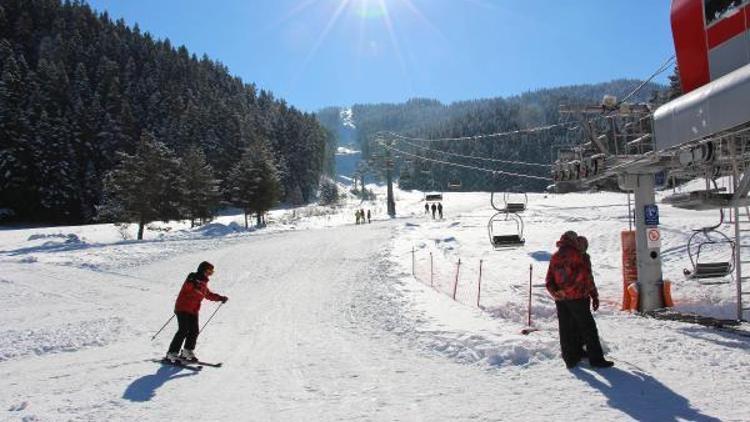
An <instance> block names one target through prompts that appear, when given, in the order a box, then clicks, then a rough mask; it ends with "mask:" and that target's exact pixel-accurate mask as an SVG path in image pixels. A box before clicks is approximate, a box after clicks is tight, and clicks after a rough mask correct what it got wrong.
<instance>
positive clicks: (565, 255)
mask: <svg viewBox="0 0 750 422" xmlns="http://www.w3.org/2000/svg"><path fill="white" fill-rule="evenodd" d="M587 243H588V242H587ZM557 247H558V250H557V252H555V253H554V255H552V259H551V260H550V264H549V268H548V270H547V278H546V287H547V291H548V292H549V293H550V295H552V297H553V298H554V299H555V306H556V307H557V320H558V324H559V330H560V349H561V351H562V357H563V360H564V361H565V365H566V366H567V367H568V368H574V367H575V366H576V365H577V364H578V362H580V360H581V357H582V349H581V340H583V343H584V344H585V345H586V351H587V354H588V357H589V363H590V364H591V366H594V367H599V368H607V367H610V366H612V365H613V362H611V361H608V360H605V359H604V352H603V351H602V346H601V343H600V342H599V332H598V331H597V329H596V322H595V321H594V317H593V316H592V315H591V310H590V309H589V307H590V306H592V303H591V300H592V299H594V303H593V305H594V306H595V307H596V308H598V307H599V299H598V294H597V292H596V286H595V285H594V278H593V276H592V274H591V264H590V261H587V259H586V256H585V255H584V253H583V252H582V251H581V249H580V247H581V244H580V243H579V240H578V235H577V234H576V232H574V231H567V232H565V233H563V235H562V236H561V237H560V240H559V241H558V242H557ZM594 310H596V309H594Z"/></svg>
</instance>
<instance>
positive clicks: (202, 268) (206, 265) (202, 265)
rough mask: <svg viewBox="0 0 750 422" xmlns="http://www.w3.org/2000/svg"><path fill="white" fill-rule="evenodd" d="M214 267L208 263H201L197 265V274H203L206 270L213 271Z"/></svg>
mask: <svg viewBox="0 0 750 422" xmlns="http://www.w3.org/2000/svg"><path fill="white" fill-rule="evenodd" d="M213 269H214V265H213V264H212V263H210V262H208V261H203V262H201V263H200V265H198V271H197V272H198V274H204V273H205V272H206V270H213Z"/></svg>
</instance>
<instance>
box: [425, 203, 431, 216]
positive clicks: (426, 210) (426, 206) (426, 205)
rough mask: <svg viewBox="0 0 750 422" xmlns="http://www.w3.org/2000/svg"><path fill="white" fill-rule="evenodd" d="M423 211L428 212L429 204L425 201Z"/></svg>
mask: <svg viewBox="0 0 750 422" xmlns="http://www.w3.org/2000/svg"><path fill="white" fill-rule="evenodd" d="M424 213H425V214H430V204H428V203H427V202H425V203H424Z"/></svg>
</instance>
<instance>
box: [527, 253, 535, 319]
mask: <svg viewBox="0 0 750 422" xmlns="http://www.w3.org/2000/svg"><path fill="white" fill-rule="evenodd" d="M533 268H534V266H533V265H532V264H529V321H528V322H529V323H528V326H529V327H531V275H532V271H533Z"/></svg>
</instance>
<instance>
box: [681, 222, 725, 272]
mask: <svg viewBox="0 0 750 422" xmlns="http://www.w3.org/2000/svg"><path fill="white" fill-rule="evenodd" d="M723 217H724V216H723V213H722V221H723V219H724V218H723ZM719 225H721V222H720V223H719V224H717V225H716V226H713V227H704V228H701V229H698V230H695V232H694V233H693V234H692V236H690V239H688V244H687V251H688V257H689V258H690V264H691V265H692V267H693V270H692V271H690V270H688V269H687V268H686V269H684V270H683V273H684V274H685V275H686V276H687V277H688V278H690V279H697V280H699V282H700V283H701V284H706V285H710V284H727V283H729V282H728V281H719V282H710V281H709V282H706V281H700V280H705V279H716V278H723V277H726V276H728V275H730V274H732V271H733V270H734V260H735V253H736V248H735V243H734V241H733V240H732V239H730V238H729V236H727V235H726V234H724V233H722V232H720V231H718V230H716V229H717V228H718V227H719ZM714 246H715V247H718V248H722V249H725V250H726V251H727V253H726V255H725V257H726V260H721V261H706V260H705V259H701V252H703V253H704V257H705V250H706V249H705V248H707V247H708V248H711V247H714Z"/></svg>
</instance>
